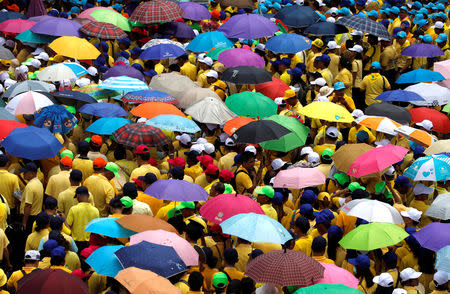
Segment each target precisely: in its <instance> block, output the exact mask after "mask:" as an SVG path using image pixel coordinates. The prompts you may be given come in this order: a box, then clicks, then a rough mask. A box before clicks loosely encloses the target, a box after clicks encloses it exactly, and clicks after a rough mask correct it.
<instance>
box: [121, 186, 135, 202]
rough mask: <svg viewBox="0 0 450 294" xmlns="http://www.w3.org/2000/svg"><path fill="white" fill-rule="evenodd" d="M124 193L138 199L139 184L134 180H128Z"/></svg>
mask: <svg viewBox="0 0 450 294" xmlns="http://www.w3.org/2000/svg"><path fill="white" fill-rule="evenodd" d="M122 191H123V195H125V196H128V197H130V198H131V199H136V197H137V196H138V191H137V185H136V184H135V183H133V182H128V183H125V185H123V189H122Z"/></svg>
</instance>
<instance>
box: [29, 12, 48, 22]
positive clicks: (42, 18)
mask: <svg viewBox="0 0 450 294" xmlns="http://www.w3.org/2000/svg"><path fill="white" fill-rule="evenodd" d="M52 17H54V16H50V15H48V14H44V15H37V16H32V17H29V18H28V20H30V21H32V22H35V23H38V22H40V21H42V20H44V19H48V18H52Z"/></svg>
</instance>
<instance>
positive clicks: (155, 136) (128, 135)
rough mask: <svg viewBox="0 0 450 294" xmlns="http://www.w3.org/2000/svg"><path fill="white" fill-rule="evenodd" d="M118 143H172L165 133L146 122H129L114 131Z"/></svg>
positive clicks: (148, 144) (135, 144)
mask: <svg viewBox="0 0 450 294" xmlns="http://www.w3.org/2000/svg"><path fill="white" fill-rule="evenodd" d="M113 136H114V138H115V139H116V141H117V143H119V144H123V145H126V146H131V147H137V146H138V145H147V146H163V145H167V144H169V143H170V140H169V139H168V138H167V137H166V135H164V133H163V132H162V131H161V130H160V129H157V128H154V127H151V126H149V125H145V124H140V123H138V124H127V125H124V126H123V127H121V128H120V129H117V130H116V131H115V132H114V133H113Z"/></svg>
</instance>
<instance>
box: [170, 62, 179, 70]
mask: <svg viewBox="0 0 450 294" xmlns="http://www.w3.org/2000/svg"><path fill="white" fill-rule="evenodd" d="M169 70H170V71H176V72H180V71H181V68H180V66H179V65H178V64H175V63H173V64H171V65H169Z"/></svg>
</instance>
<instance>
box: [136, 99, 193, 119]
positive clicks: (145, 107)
mask: <svg viewBox="0 0 450 294" xmlns="http://www.w3.org/2000/svg"><path fill="white" fill-rule="evenodd" d="M131 113H132V114H133V115H135V116H138V117H145V118H148V119H151V118H154V117H155V116H158V115H161V114H173V115H178V116H181V117H186V115H184V113H183V112H182V111H181V110H179V109H178V108H176V107H175V106H174V105H172V104H168V103H164V102H146V103H142V104H140V105H138V106H136V107H135V108H133V109H132V110H131Z"/></svg>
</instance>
